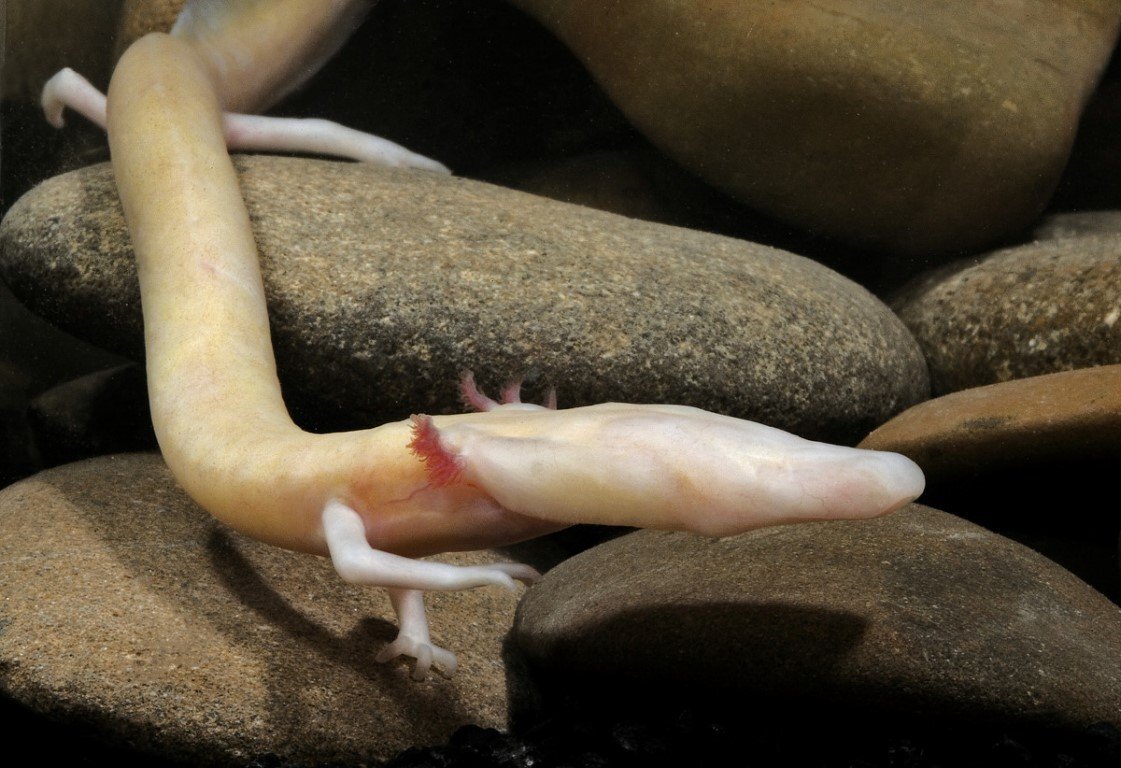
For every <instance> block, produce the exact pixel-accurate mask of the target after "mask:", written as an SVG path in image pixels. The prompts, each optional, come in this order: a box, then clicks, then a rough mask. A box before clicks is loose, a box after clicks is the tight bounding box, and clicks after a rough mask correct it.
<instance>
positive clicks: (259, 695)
mask: <svg viewBox="0 0 1121 768" xmlns="http://www.w3.org/2000/svg"><path fill="white" fill-rule="evenodd" d="M0 527H2V528H3V530H4V537H3V541H2V542H0V594H2V595H3V600H2V602H0V689H2V690H3V693H4V695H5V696H6V697H8V698H10V699H12V700H14V701H16V702H18V703H19V704H20V705H22V706H23V707H24V708H26V709H27V710H30V711H32V712H36V713H40V714H43V715H46V716H48V717H49V718H50V719H53V720H61V721H64V722H66V723H67V724H68V726H69V727H70V728H72V729H73V730H74V732H83V731H84V732H92V733H94V734H96V735H97V736H98V737H99V738H100V739H102V740H105V741H108V742H110V743H113V744H116V745H118V746H123V747H127V748H128V750H130V751H133V752H138V753H140V754H143V755H147V756H149V758H154V759H157V760H167V761H169V762H174V761H186V762H190V763H192V764H207V765H209V764H220V765H229V764H244V763H245V762H247V761H248V760H249V759H250V758H252V757H253V756H254V755H257V754H263V753H268V752H272V753H276V754H279V755H283V756H285V757H286V759H289V760H296V759H299V760H303V761H306V762H319V763H324V762H328V761H330V760H335V761H346V762H349V763H357V762H360V761H369V760H371V759H374V758H377V759H385V758H388V757H391V756H392V755H394V754H396V753H397V752H399V751H401V750H402V749H405V748H406V747H409V746H412V745H416V744H423V743H433V742H439V741H443V740H445V739H447V738H448V736H450V735H451V733H452V732H453V731H455V730H456V729H457V728H459V727H461V726H463V725H466V724H468V723H474V724H478V725H482V726H490V727H500V726H503V725H504V724H505V720H506V688H505V671H504V668H503V665H502V663H501V659H500V646H501V641H502V637H503V635H504V634H505V633H506V631H507V630H508V628H509V626H510V624H511V622H512V619H513V612H514V606H515V603H516V601H517V596H516V595H514V594H512V593H508V592H505V591H504V590H500V589H484V590H474V591H470V592H464V593H456V594H443V595H430V596H429V598H428V604H429V607H430V612H429V619H430V622H431V625H432V632H433V638H434V639H435V640H436V642H442V643H443V644H445V645H446V646H447V647H449V648H450V649H452V650H454V651H455V652H456V653H457V654H458V656H459V661H460V669H459V673H458V674H457V675H456V676H455V677H453V678H451V679H450V680H448V679H444V678H441V677H439V676H436V677H435V678H430V679H429V680H428V681H426V682H419V683H418V682H416V681H414V680H412V679H411V678H410V677H409V671H410V670H409V669H408V668H407V667H406V666H405V665H404V664H403V663H402V664H395V663H390V664H377V663H375V662H374V655H375V654H376V653H377V651H378V650H379V649H380V648H381V647H382V645H383V644H384V643H386V642H388V641H389V640H391V639H392V638H393V637H394V636H395V634H396V628H395V627H396V625H395V621H394V618H393V613H392V610H391V608H390V605H389V601H388V599H387V598H386V596H385V594H384V591H383V590H378V589H364V588H357V587H353V586H348V585H346V584H344V583H343V582H342V581H341V580H340V579H339V578H338V577H337V576H336V575H335V573H334V571H333V570H332V568H331V566H330V564H329V563H328V562H327V561H326V560H324V559H321V558H316V557H310V556H307V555H298V554H294V553H290V552H286V551H283V550H280V549H276V548H273V547H268V546H265V545H262V544H259V543H256V542H253V541H250V540H248V539H245V538H243V537H241V536H239V535H238V534H235V533H232V532H230V531H229V530H228V529H226V528H224V527H223V526H221V525H220V524H219V523H217V522H215V521H214V520H213V519H212V518H211V517H210V516H209V515H207V514H206V513H205V512H203V511H202V510H201V509H199V508H198V507H197V506H196V505H195V504H194V503H192V502H190V501H189V500H188V499H187V497H186V496H185V495H184V494H183V493H182V491H180V490H178V489H177V488H176V487H175V485H174V482H173V481H172V480H171V477H170V475H169V473H168V472H167V470H166V469H165V467H164V466H163V463H162V461H160V459H159V458H158V457H157V456H155V455H151V454H132V455H121V456H113V457H105V458H101V459H96V460H92V461H89V462H84V463H79V464H72V465H68V466H67V467H64V468H60V469H55V470H50V471H48V472H45V473H41V474H39V475H36V476H35V477H33V478H30V479H28V480H25V481H22V482H20V483H17V484H15V485H12V486H10V487H8V488H6V489H4V490H3V491H0ZM447 559H448V561H450V562H456V563H462V564H466V563H479V562H492V561H494V560H495V559H496V556H495V555H494V554H493V553H486V552H484V553H473V554H462V555H449V556H447Z"/></svg>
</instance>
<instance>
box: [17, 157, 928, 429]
mask: <svg viewBox="0 0 1121 768" xmlns="http://www.w3.org/2000/svg"><path fill="white" fill-rule="evenodd" d="M238 167H239V169H240V171H241V174H242V185H243V190H244V194H245V197H246V200H247V203H248V206H249V210H250V215H251V217H252V219H253V222H254V226H255V229H256V234H257V238H258V243H259V246H260V249H261V253H262V269H263V272H264V274H265V282H266V289H267V292H268V294H269V300H270V313H271V318H272V323H273V337H274V343H275V346H276V349H277V357H278V364H279V366H280V370H281V372H282V374H281V377H282V379H283V380H284V383H285V385H286V393H287V395H288V396H289V400H290V402H292V403H294V404H295V411H296V414H297V418H300V414H302V413H303V414H306V413H313V414H314V415H315V417H316V418H317V419H319V423H322V422H323V421H324V420H326V421H328V422H330V421H331V417H332V416H333V417H334V418H335V423H345V424H350V425H356V424H368V423H371V422H374V421H378V420H382V419H384V418H386V417H387V416H392V417H395V418H398V417H401V416H402V415H406V414H407V413H408V412H409V411H417V410H420V411H426V412H431V411H437V410H441V409H448V408H454V407H456V406H454V405H453V403H455V402H456V401H457V397H456V393H455V380H456V378H457V373H458V372H459V371H460V370H462V369H463V368H467V367H471V368H474V369H475V370H476V373H477V374H478V377H479V381H480V382H481V383H482V384H483V385H484V386H490V387H491V388H492V389H493V388H494V387H495V386H497V384H499V383H500V382H501V380H504V379H506V378H508V377H512V376H515V375H517V374H519V373H527V374H528V376H529V379H528V381H529V384H530V392H531V393H532V390H533V388H534V387H537V388H543V387H544V386H547V385H550V384H556V385H557V387H558V390H559V394H560V401H561V404H562V405H563V406H569V405H578V404H581V403H589V402H596V401H605V400H628V401H636V402H642V401H646V402H683V403H688V404H691V405H696V406H699V407H703V408H708V409H710V410H717V411H724V412H729V413H732V414H735V415H740V416H746V417H748V418H754V419H756V420H759V421H765V422H768V423H771V424H775V425H777V426H780V427H784V428H786V429H790V430H792V431H796V432H800V433H802V434H804V435H807V436H810V437H817V438H821V439H830V440H834V441H837V442H845V441H850V440H851V441H853V442H855V440H857V439H859V438H860V437H862V436H863V435H865V434H867V432H868V431H869V430H871V429H872V428H874V427H875V426H878V425H879V424H881V423H883V422H884V421H885V420H886V419H887V418H888V417H890V416H891V415H893V414H894V413H896V412H898V411H900V410H902V409H903V408H904V407H906V406H908V405H911V404H912V403H914V402H916V401H919V400H921V399H924V398H925V397H926V396H927V393H928V384H927V380H926V370H925V363H924V361H923V360H922V357H921V355H920V354H919V351H918V348H917V346H916V345H915V343H914V340H913V339H912V338H911V337H910V335H909V334H908V333H907V331H906V329H905V328H904V327H903V325H902V323H900V322H899V321H898V319H897V318H896V317H895V316H894V315H893V314H892V313H891V312H890V310H889V309H888V308H887V307H886V306H885V305H883V304H882V303H880V302H879V301H878V300H877V299H876V298H875V297H873V296H872V295H871V294H870V293H868V292H867V291H865V290H864V289H862V288H860V287H859V286H857V285H856V284H855V283H852V282H851V281H848V280H846V279H844V278H842V277H841V276H839V275H838V274H836V273H835V272H832V271H830V270H828V269H826V268H825V267H822V266H821V265H820V264H817V263H815V262H812V261H810V260H808V259H804V258H801V257H799V256H795V255H793V254H790V253H785V252H782V251H778V250H775V249H772V248H766V247H763V246H758V245H753V244H751V243H747V242H743V241H738V240H732V239H729V238H723V237H718V236H715V235H709V234H705V233H702V232H695V231H689V230H684V229H677V228H673V227H667V226H661V225H657V224H650V223H645V222H639V221H635V220H632V219H626V218H623V217H620V216H615V215H612V214H608V213H603V212H599V211H593V210H590V209H587V208H582V207H577V206H570V205H565V204H563V203H558V202H555V201H551V200H545V199H543V198H538V197H534V196H531V195H526V194H522V193H518V192H514V191H510V190H504V189H501V188H498V187H493V186H490V185H487V184H482V183H479V182H472V181H467V180H464V179H457V178H448V177H443V176H437V175H433V174H426V173H421V172H404V171H387V170H384V169H378V168H372V167H368V166H360V165H355V164H345V163H329V162H323V161H312V160H295V159H284V158H270V157H255V158H241V159H239V160H238ZM0 247H2V253H0V262H2V263H0V272H2V273H3V277H4V279H6V280H7V281H8V282H9V284H10V285H11V286H12V288H13V290H14V291H16V292H17V293H18V294H19V295H20V296H21V297H22V298H23V299H24V300H25V301H26V302H27V303H28V304H29V305H30V306H32V307H33V308H34V309H35V310H36V311H38V312H40V313H42V314H43V315H44V316H45V317H47V318H48V319H50V320H52V321H54V322H57V323H58V324H60V325H63V326H64V327H68V328H71V329H73V330H74V331H75V332H76V333H82V334H85V335H86V336H87V337H88V338H91V339H95V340H97V341H99V342H101V343H104V344H107V345H111V346H112V347H113V348H115V349H118V350H122V351H127V352H128V353H130V354H133V355H139V354H141V329H140V312H139V297H138V290H137V286H136V277H135V267H134V263H133V258H132V255H131V249H130V247H129V246H128V243H127V235H126V230H125V227H124V222H123V219H122V216H121V213H120V208H119V204H118V202H117V199H116V193H115V189H114V186H113V181H112V176H111V172H110V170H109V169H108V168H107V167H105V166H99V167H94V168H89V169H85V170H83V171H81V172H78V173H74V174H70V175H66V176H63V177H59V178H56V179H53V180H51V181H50V182H48V183H45V184H43V185H41V186H40V187H38V188H37V189H36V190H34V191H33V192H32V193H30V194H28V195H26V196H25V197H24V198H23V199H22V200H21V201H20V202H19V203H17V205H16V206H15V207H13V209H12V211H11V212H10V213H9V215H8V216H7V218H6V219H5V221H4V223H3V225H2V227H0ZM200 321H201V318H200ZM325 414H326V415H325Z"/></svg>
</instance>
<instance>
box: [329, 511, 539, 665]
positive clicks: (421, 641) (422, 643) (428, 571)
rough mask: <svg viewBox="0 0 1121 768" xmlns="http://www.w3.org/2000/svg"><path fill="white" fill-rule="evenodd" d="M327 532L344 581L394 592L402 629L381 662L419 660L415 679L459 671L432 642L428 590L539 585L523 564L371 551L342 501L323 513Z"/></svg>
mask: <svg viewBox="0 0 1121 768" xmlns="http://www.w3.org/2000/svg"><path fill="white" fill-rule="evenodd" d="M323 532H324V535H325V537H326V539H327V549H328V551H329V552H330V555H331V561H332V563H334V566H335V570H336V571H338V573H339V576H340V577H342V579H343V580H344V581H347V582H350V583H352V584H368V585H372V586H377V587H385V588H386V589H388V591H389V598H390V601H391V602H392V603H393V610H394V611H395V612H396V613H397V620H398V624H399V626H400V630H399V632H398V634H397V638H396V639H395V640H394V641H393V642H392V643H390V644H389V645H387V646H386V647H385V648H383V649H382V650H381V652H379V653H378V655H377V661H379V662H386V661H390V660H391V659H395V658H397V657H399V656H410V657H412V658H414V659H416V667H415V668H414V670H413V677H414V678H415V679H417V680H423V679H424V678H425V677H426V676H427V675H428V670H429V669H431V668H432V667H433V666H434V665H435V666H436V667H437V668H439V669H440V670H441V671H442V672H443V673H444V674H445V675H448V676H450V675H451V674H452V673H454V672H455V668H456V659H455V654H453V653H451V652H450V651H447V650H445V649H443V648H440V647H439V646H437V645H434V644H433V643H432V640H431V637H430V635H429V633H428V618H427V616H426V615H425V611H424V591H425V590H437V591H444V592H448V591H458V590H463V589H473V588H475V587H483V586H488V585H497V586H502V587H506V588H507V589H510V590H513V589H515V580H517V581H522V582H526V583H529V582H532V581H536V580H537V579H539V578H540V577H541V574H539V573H538V572H537V571H536V570H534V569H533V568H531V567H530V566H528V565H522V564H520V563H494V564H491V565H477V566H459V565H449V564H447V563H433V562H428V561H426V560H414V559H412V558H408V557H401V556H399V555H394V554H391V553H389V552H382V551H380V550H377V549H374V548H373V547H372V546H370V544H369V542H368V541H367V539H366V526H365V523H363V521H362V517H361V515H359V514H358V513H357V512H355V511H354V510H353V509H351V508H350V507H348V506H347V505H345V504H343V503H342V502H340V501H337V500H332V501H330V502H328V504H327V505H326V507H325V508H324V510H323Z"/></svg>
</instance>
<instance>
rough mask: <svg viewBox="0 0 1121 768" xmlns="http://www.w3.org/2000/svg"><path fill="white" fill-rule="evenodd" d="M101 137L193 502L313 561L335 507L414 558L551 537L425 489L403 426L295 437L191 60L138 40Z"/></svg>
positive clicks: (187, 49)
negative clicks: (333, 502) (339, 504)
mask: <svg viewBox="0 0 1121 768" xmlns="http://www.w3.org/2000/svg"><path fill="white" fill-rule="evenodd" d="M108 130H109V138H110V148H111V151H112V156H113V165H114V170H115V172H116V175H117V185H118V189H119V192H120V196H121V201H122V203H123V206H124V210H125V216H126V218H127V220H128V222H129V230H130V232H131V235H132V240H133V247H134V249H135V252H136V256H137V262H138V271H139V277H140V285H141V294H142V296H143V309H144V329H145V347H146V354H147V366H148V379H149V388H150V391H149V396H150V400H151V407H152V419H153V422H154V424H155V427H156V433H157V436H158V438H159V440H160V447H161V450H162V452H163V454H164V458H165V459H166V461H167V463H168V466H169V467H170V468H171V470H172V472H173V473H174V474H175V476H176V478H177V479H178V480H179V482H180V483H181V484H182V485H183V487H184V488H185V489H186V490H187V492H188V493H190V494H191V496H192V497H193V498H194V499H195V500H196V501H198V502H199V503H200V504H201V505H202V506H203V507H205V508H206V509H207V510H209V511H210V512H211V513H212V514H214V515H215V516H216V517H218V518H219V519H221V520H222V521H223V522H226V523H227V524H229V525H230V526H232V527H234V528H236V529H237V530H240V531H242V532H244V533H246V534H248V535H250V536H253V537H254V538H258V539H260V540H262V541H266V542H269V543H271V544H276V545H278V546H282V547H286V548H288V549H293V550H297V551H301V552H311V553H315V554H321V555H325V554H327V547H326V543H325V541H324V537H323V531H322V526H321V520H320V517H321V513H322V510H323V508H324V506H325V504H326V503H327V502H328V501H329V500H330V499H332V498H338V499H341V500H342V501H344V502H345V503H347V504H348V505H350V506H352V507H353V508H354V509H355V510H356V511H358V512H359V513H360V514H362V516H363V518H364V519H365V520H367V524H368V529H369V533H370V537H369V538H370V540H371V541H376V542H377V546H378V547H379V548H380V549H383V550H386V551H391V552H397V553H401V554H407V555H410V556H416V555H422V554H431V553H433V552H440V551H447V550H454V549H477V548H480V547H483V546H493V545H496V544H501V543H508V542H510V541H517V540H521V539H524V538H528V537H531V536H534V535H539V534H540V533H541V532H544V531H546V530H555V529H556V528H557V527H559V526H558V524H557V523H555V522H554V523H546V522H542V521H539V520H533V519H531V518H526V517H524V516H522V515H516V514H514V513H510V512H505V511H504V510H500V508H498V507H497V505H494V504H493V503H489V497H488V496H487V495H486V494H484V493H482V492H481V491H479V490H478V489H475V488H472V487H470V486H467V485H456V486H454V487H445V488H437V489H430V488H428V485H429V483H428V480H427V477H426V475H425V470H424V464H423V463H422V462H420V461H419V460H418V459H417V457H416V456H414V455H413V454H412V453H411V452H410V451H409V450H408V448H407V445H408V442H409V440H410V438H411V433H410V425H409V423H408V422H396V423H391V424H385V425H383V426H380V427H378V428H376V429H371V430H365V431H359V432H347V433H337V434H328V435H315V434H310V433H307V432H304V431H302V430H300V429H299V428H297V427H296V426H295V425H294V424H293V423H292V421H291V419H290V418H289V416H288V413H287V410H286V408H285V406H284V402H283V400H282V398H281V393H280V385H279V383H278V381H277V376H276V364H275V362H274V358H273V354H272V349H271V345H270V343H269V326H268V315H267V311H266V307H265V295H264V289H263V286H262V283H261V277H260V272H259V269H258V267H257V250H256V245H255V243H254V241H253V236H252V230H251V228H250V224H249V216H248V213H247V212H246V209H245V205H244V202H243V201H242V198H241V193H240V189H239V187H238V181H237V175H236V173H235V171H234V168H233V164H232V162H231V161H230V158H229V155H228V153H227V151H226V145H225V141H224V138H223V132H222V126H221V108H220V106H219V103H218V101H217V98H216V96H215V93H214V90H213V88H212V86H211V83H210V80H209V72H208V69H207V67H206V66H205V65H204V63H203V61H202V60H201V57H200V56H198V55H197V53H196V52H195V50H194V49H193V48H192V47H191V46H190V45H189V44H187V43H185V42H183V41H181V40H178V39H176V38H174V37H170V36H167V35H150V36H148V37H146V38H144V39H142V40H140V41H138V42H137V43H136V44H135V45H134V46H132V48H130V49H129V51H128V52H127V53H126V54H125V56H124V57H123V58H122V59H121V62H120V63H119V65H118V67H117V71H116V73H115V74H114V76H113V81H112V84H111V86H110V89H109V110H108ZM479 416H480V415H479V414H466V415H463V416H449V417H441V422H444V423H447V422H452V421H455V420H457V419H459V420H462V419H477V418H479Z"/></svg>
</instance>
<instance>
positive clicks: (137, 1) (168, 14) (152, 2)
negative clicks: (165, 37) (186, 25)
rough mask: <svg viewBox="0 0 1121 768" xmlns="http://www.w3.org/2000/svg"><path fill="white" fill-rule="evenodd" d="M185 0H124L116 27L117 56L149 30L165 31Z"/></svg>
mask: <svg viewBox="0 0 1121 768" xmlns="http://www.w3.org/2000/svg"><path fill="white" fill-rule="evenodd" d="M186 3H187V0H124V7H122V8H121V20H120V24H119V25H118V27H117V56H120V55H121V54H122V53H124V52H125V50H126V49H127V48H128V47H129V46H130V45H132V44H133V43H134V42H136V41H137V40H139V39H140V38H142V37H144V35H146V34H148V33H149V32H167V31H168V30H169V29H171V25H172V24H174V23H175V19H176V18H178V16H179V11H181V10H183V6H184V5H186Z"/></svg>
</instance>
